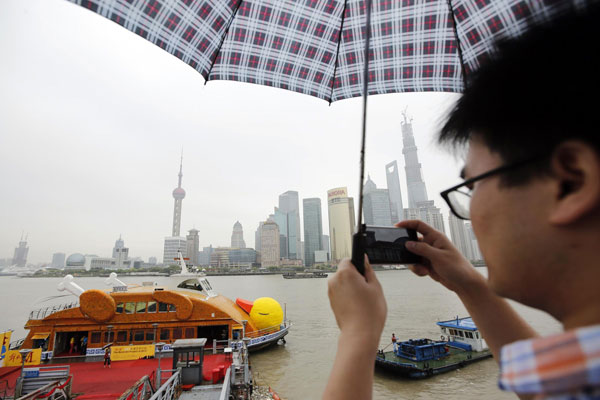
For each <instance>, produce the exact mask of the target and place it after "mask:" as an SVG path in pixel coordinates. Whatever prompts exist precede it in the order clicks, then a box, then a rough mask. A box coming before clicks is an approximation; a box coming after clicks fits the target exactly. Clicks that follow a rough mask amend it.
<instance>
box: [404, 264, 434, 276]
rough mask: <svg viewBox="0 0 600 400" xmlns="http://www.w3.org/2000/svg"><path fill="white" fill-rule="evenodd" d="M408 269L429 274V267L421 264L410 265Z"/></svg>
mask: <svg viewBox="0 0 600 400" xmlns="http://www.w3.org/2000/svg"><path fill="white" fill-rule="evenodd" d="M408 269H410V270H411V271H412V272H413V273H414V274H415V275H419V276H426V275H429V268H427V267H426V266H424V265H421V264H414V265H409V266H408Z"/></svg>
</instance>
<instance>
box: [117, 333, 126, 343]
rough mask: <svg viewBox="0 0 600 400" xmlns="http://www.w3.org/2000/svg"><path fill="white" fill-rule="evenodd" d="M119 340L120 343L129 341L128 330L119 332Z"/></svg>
mask: <svg viewBox="0 0 600 400" xmlns="http://www.w3.org/2000/svg"><path fill="white" fill-rule="evenodd" d="M117 342H119V343H125V342H127V331H119V332H117Z"/></svg>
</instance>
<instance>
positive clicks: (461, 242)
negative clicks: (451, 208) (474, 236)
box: [448, 213, 475, 260]
mask: <svg viewBox="0 0 600 400" xmlns="http://www.w3.org/2000/svg"><path fill="white" fill-rule="evenodd" d="M448 224H449V225H450V236H451V238H452V243H454V246H456V248H457V249H458V251H460V252H461V253H462V255H463V256H465V257H466V258H467V260H475V257H474V256H473V244H472V243H471V242H472V241H471V237H470V235H469V232H468V231H467V228H466V227H465V222H464V221H463V220H462V219H460V218H458V217H456V216H455V215H454V214H453V213H450V216H449V217H448Z"/></svg>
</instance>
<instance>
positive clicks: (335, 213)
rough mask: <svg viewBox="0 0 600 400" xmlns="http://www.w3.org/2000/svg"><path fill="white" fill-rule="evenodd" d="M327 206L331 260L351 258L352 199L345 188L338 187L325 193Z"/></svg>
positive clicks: (353, 221) (353, 222)
mask: <svg viewBox="0 0 600 400" xmlns="http://www.w3.org/2000/svg"><path fill="white" fill-rule="evenodd" d="M327 205H328V210H329V237H330V239H331V259H332V260H335V261H339V260H341V259H342V258H345V257H351V256H352V234H353V233H354V225H355V224H356V222H355V216H354V199H352V198H351V197H348V189H347V188H346V187H339V188H335V189H331V190H328V191H327Z"/></svg>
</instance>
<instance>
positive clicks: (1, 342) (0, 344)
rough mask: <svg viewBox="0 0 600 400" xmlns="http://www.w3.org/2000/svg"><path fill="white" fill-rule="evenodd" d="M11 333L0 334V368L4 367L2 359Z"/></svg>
mask: <svg viewBox="0 0 600 400" xmlns="http://www.w3.org/2000/svg"><path fill="white" fill-rule="evenodd" d="M11 334H12V331H6V332H0V367H3V366H4V358H5V356H6V352H7V351H8V345H9V344H10V336H11Z"/></svg>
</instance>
